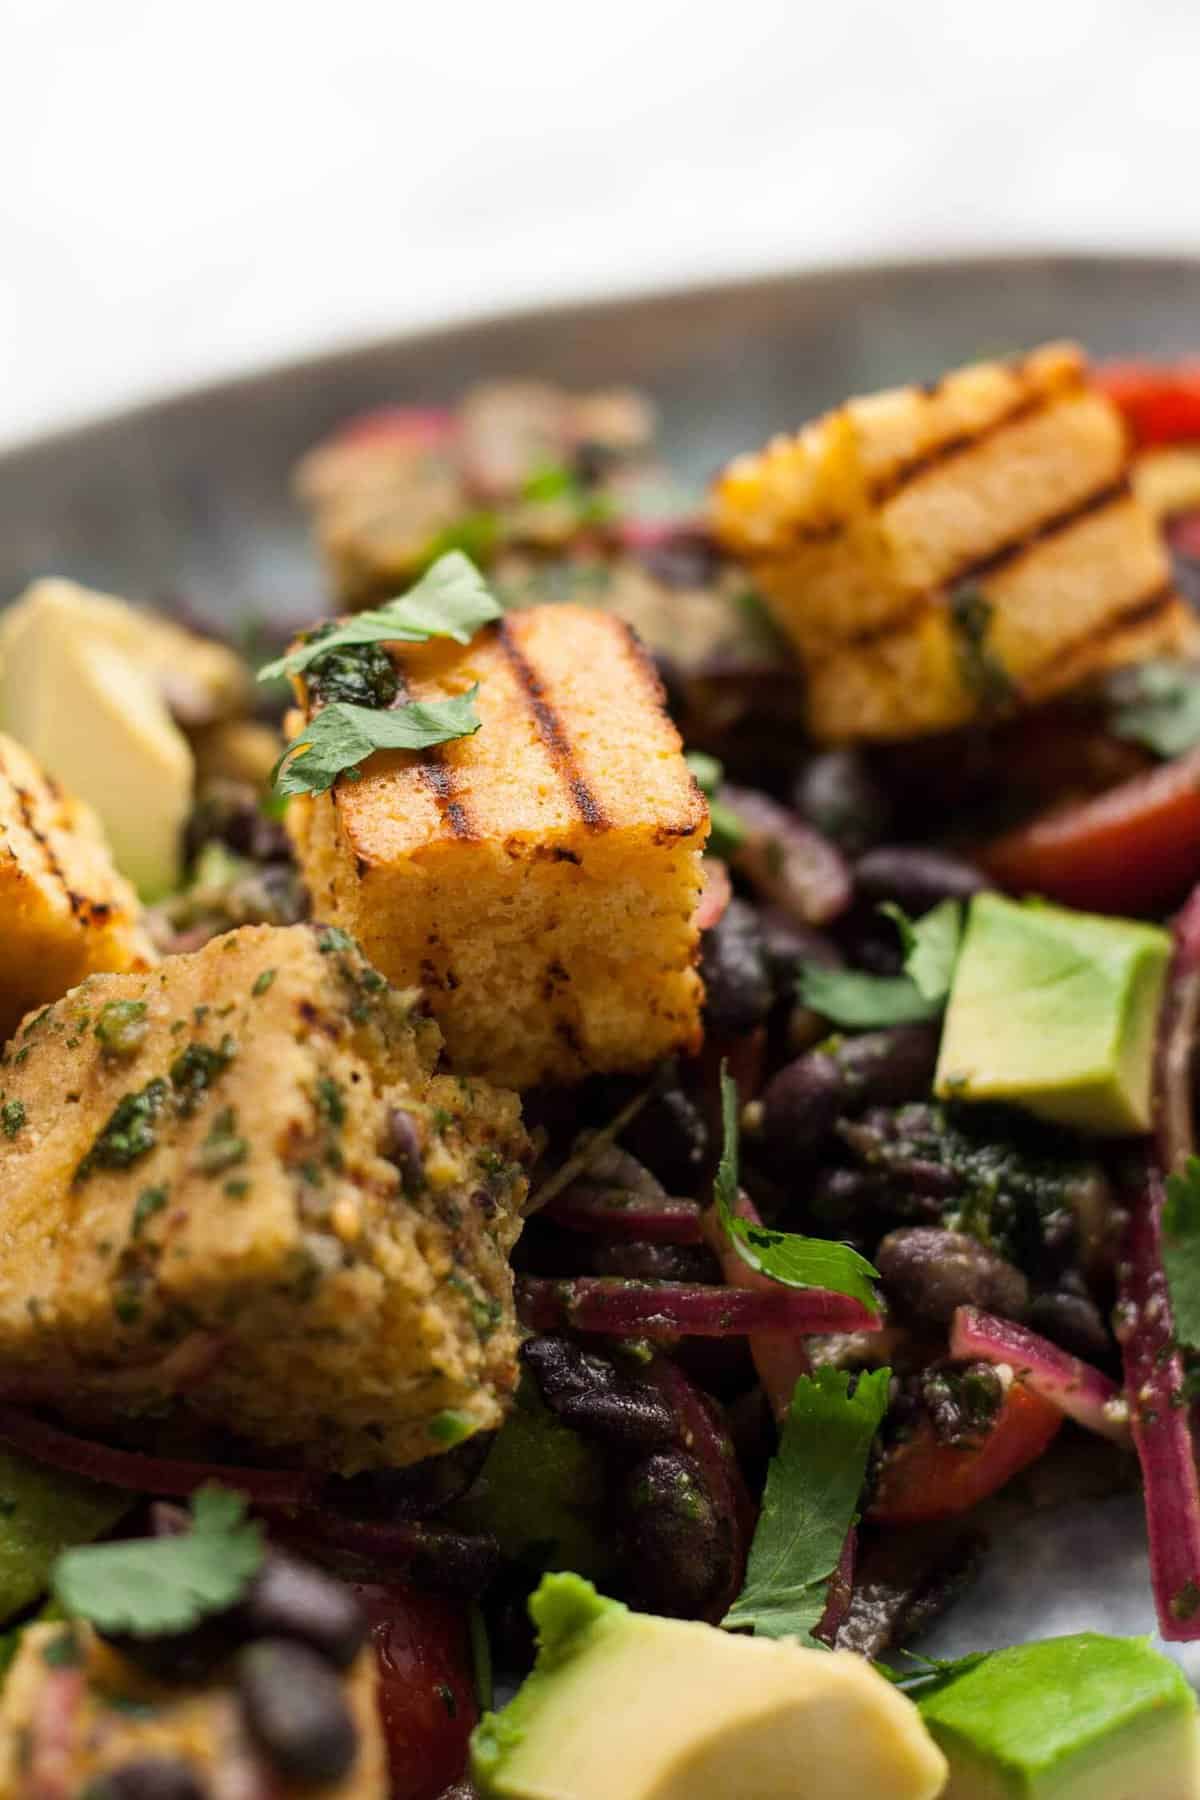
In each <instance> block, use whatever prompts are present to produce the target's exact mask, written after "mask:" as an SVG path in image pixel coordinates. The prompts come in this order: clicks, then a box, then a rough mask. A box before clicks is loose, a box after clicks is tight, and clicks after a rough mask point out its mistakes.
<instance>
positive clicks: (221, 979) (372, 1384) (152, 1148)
mask: <svg viewBox="0 0 1200 1800" xmlns="http://www.w3.org/2000/svg"><path fill="white" fill-rule="evenodd" d="M416 999H417V996H415V995H414V994H412V993H408V994H400V993H396V992H395V991H393V990H392V989H390V988H389V987H388V985H387V983H386V982H385V981H384V979H383V977H382V976H381V975H379V974H378V973H377V972H376V970H374V969H373V968H372V967H371V966H370V964H369V963H367V962H366V960H365V959H364V958H363V956H362V955H361V953H360V952H359V950H358V949H357V948H356V946H354V945H353V944H352V943H351V942H350V940H349V939H348V938H347V937H346V936H345V935H344V933H342V932H340V931H337V930H335V929H331V928H330V929H322V930H317V929H315V928H313V927H310V926H307V925H297V926H290V927H272V926H245V927H243V928H242V929H241V930H240V931H236V932H231V933H229V934H227V935H226V936H224V937H221V938H218V939H215V940H214V941H213V942H211V943H209V944H207V945H206V946H205V947H204V949H203V950H200V951H197V952H196V953H195V954H194V955H190V956H179V957H173V958H171V959H170V960H169V961H168V962H167V963H166V964H164V966H163V967H162V969H161V970H159V971H158V972H157V973H156V974H152V975H148V976H132V975H127V976H93V977H91V978H90V979H89V980H87V981H85V982H84V983H82V985H81V986H79V987H77V988H75V989H74V990H73V991H72V992H71V993H70V994H69V995H67V996H66V997H65V998H64V999H63V1000H61V1001H59V1002H58V1004H57V1005H56V1006H52V1007H50V1008H48V1009H47V1010H46V1011H44V1012H42V1013H41V1014H35V1015H33V1016H31V1017H30V1018H29V1019H28V1020H26V1022H25V1024H24V1025H23V1026H22V1028H21V1030H20V1032H19V1034H18V1036H17V1038H16V1039H14V1041H13V1043H12V1044H11V1045H10V1047H9V1051H8V1055H7V1058H6V1062H5V1066H4V1067H3V1068H2V1069H0V1122H2V1123H3V1126H4V1133H3V1136H2V1137H0V1241H3V1244H4V1250H5V1255H4V1259H3V1265H2V1268H0V1386H2V1385H3V1384H4V1382H6V1381H7V1382H13V1383H16V1384H17V1385H19V1386H22V1387H23V1388H25V1389H27V1390H28V1391H31V1392H39V1393H41V1392H44V1393H48V1394H49V1395H51V1396H52V1397H53V1398H54V1399H55V1401H56V1403H59V1404H61V1407H62V1410H64V1411H65V1412H68V1413H70V1414H76V1413H77V1414H79V1415H80V1416H82V1417H84V1418H86V1419H87V1421H88V1423H89V1426H90V1428H91V1429H92V1430H94V1429H95V1422H96V1419H97V1417H100V1418H103V1417H105V1416H106V1415H108V1416H110V1417H115V1416H117V1415H119V1414H120V1413H121V1412H122V1411H126V1412H129V1411H136V1410H137V1409H138V1408H139V1407H140V1408H141V1409H143V1410H144V1409H145V1406H146V1403H147V1399H148V1397H151V1396H154V1395H158V1396H159V1397H160V1398H169V1399H172V1400H173V1401H174V1402H175V1404H176V1407H177V1409H178V1411H179V1412H180V1413H181V1414H182V1415H184V1416H187V1415H191V1416H195V1417H198V1418H200V1419H202V1420H206V1421H211V1422H213V1423H215V1424H218V1425H220V1426H222V1427H223V1428H226V1429H228V1430H230V1431H233V1432H235V1433H237V1434H239V1435H240V1436H241V1437H242V1438H244V1439H246V1440H249V1442H250V1443H251V1444H252V1445H254V1446H278V1447H279V1449H280V1450H281V1451H282V1452H284V1453H285V1454H287V1455H288V1456H289V1457H290V1458H291V1459H292V1460H296V1461H299V1462H302V1463H304V1464H306V1465H308V1466H310V1467H314V1468H319V1469H334V1470H339V1471H342V1472H344V1473H352V1472H353V1471H355V1470H357V1469H361V1468H366V1467H378V1466H387V1465H393V1464H403V1463H408V1462H413V1461H416V1460H418V1459H419V1458H421V1457H425V1456H430V1455H433V1454H436V1452H437V1451H438V1450H440V1449H444V1448H445V1447H446V1446H447V1445H448V1444H451V1443H454V1442H456V1441H458V1440H459V1439H460V1438H462V1437H465V1436H467V1435H469V1434H470V1433H471V1432H473V1431H477V1430H484V1429H487V1428H489V1427H492V1426H495V1425H497V1424H498V1423H499V1422H500V1420H501V1418H502V1417H503V1414H504V1411H505V1407H506V1403H507V1399H508V1396H509V1394H510V1392H511V1390H512V1388H513V1385H514V1383H515V1379H516V1364H515V1356H516V1341H517V1340H516V1327H515V1322H514V1317H513V1306H512V1279H511V1273H510V1270H509V1267H508V1261H507V1253H508V1251H509V1249H510V1247H511V1245H512V1243H513V1240H514V1239H515V1237H516V1235H517V1231H518V1220H519V1213H518V1208H519V1204H520V1201H521V1199H522V1197H523V1194H524V1191H525V1181H524V1177H523V1174H522V1170H521V1161H520V1159H521V1158H522V1157H523V1155H524V1153H525V1151H526V1148H527V1140H526V1138H525V1134H524V1131H523V1129H522V1126H521V1122H520V1111H519V1107H518V1103H517V1099H516V1096H515V1095H513V1094H510V1093H506V1092H501V1091H499V1090H496V1089H492V1088H490V1087H488V1086H487V1085H486V1084H485V1083H482V1082H472V1083H470V1084H469V1085H467V1084H462V1083H459V1082H458V1081H456V1080H454V1079H453V1078H451V1077H448V1076H437V1075H434V1074H433V1073H432V1071H433V1068H434V1064H435V1061H436V1059H437V1055H438V1050H439V1046H440V1036H439V1033H438V1029H437V1026H436V1025H435V1024H434V1023H433V1022H432V1020H429V1019H427V1018H423V1017H421V1016H420V1014H419V1013H418V1012H417V1011H416V1007H415V1002H416ZM265 1454H267V1452H265V1451H263V1450H261V1449H260V1450H259V1456H260V1458H261V1457H262V1456H263V1455H265ZM272 1455H273V1452H272Z"/></svg>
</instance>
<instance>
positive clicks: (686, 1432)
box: [642, 1356, 756, 1625]
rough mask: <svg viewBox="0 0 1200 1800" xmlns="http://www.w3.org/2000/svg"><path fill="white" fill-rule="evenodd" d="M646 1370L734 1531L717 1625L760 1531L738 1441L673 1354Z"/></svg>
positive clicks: (737, 1590)
mask: <svg viewBox="0 0 1200 1800" xmlns="http://www.w3.org/2000/svg"><path fill="white" fill-rule="evenodd" d="M642 1374H643V1376H644V1378H645V1380H647V1381H649V1382H650V1383H651V1384H652V1385H653V1386H654V1387H656V1388H657V1389H658V1391H659V1393H660V1394H661V1395H662V1396H663V1398H664V1399H665V1400H666V1401H667V1404H668V1405H669V1406H670V1408H671V1410H672V1412H673V1413H674V1415H675V1417H676V1419H677V1420H678V1422H679V1440H680V1443H681V1444H682V1445H683V1447H684V1449H685V1450H687V1452H688V1454H689V1455H690V1456H694V1457H695V1459H696V1461H697V1462H698V1463H699V1465H700V1470H701V1473H702V1474H703V1476H704V1483H705V1487H706V1488H707V1490H708V1492H709V1493H710V1494H711V1495H712V1498H713V1502H714V1504H715V1505H716V1507H717V1510H718V1512H719V1514H720V1515H721V1517H723V1518H726V1519H728V1520H729V1522H730V1525H731V1527H732V1529H733V1533H734V1540H733V1558H732V1566H731V1569H730V1578H729V1583H728V1591H727V1592H726V1593H723V1594H720V1595H717V1596H716V1597H715V1599H714V1602H713V1607H712V1618H711V1621H710V1622H711V1623H712V1624H714V1625H715V1624H717V1623H718V1622H719V1621H720V1620H721V1619H723V1618H724V1617H725V1614H726V1613H727V1612H728V1611H729V1609H730V1607H731V1606H732V1605H733V1603H734V1601H735V1600H736V1599H737V1596H738V1595H739V1594H740V1593H741V1591H742V1583H743V1581H744V1580H745V1577H746V1558H747V1557H748V1555H749V1553H750V1539H751V1538H752V1537H753V1535H754V1526H755V1520H756V1514H755V1507H754V1502H753V1500H752V1499H751V1498H750V1492H749V1489H748V1488H747V1486H746V1483H745V1481H744V1479H743V1477H742V1471H741V1469H740V1468H739V1467H738V1461H737V1456H736V1455H735V1453H734V1448H733V1444H732V1441H731V1440H730V1437H729V1434H728V1432H727V1431H726V1430H725V1428H724V1426H723V1425H722V1424H721V1423H720V1422H719V1420H718V1417H717V1415H716V1411H715V1407H714V1404H713V1402H712V1401H711V1400H709V1399H708V1398H707V1396H706V1395H704V1394H702V1393H701V1392H700V1391H699V1389H698V1388H695V1387H693V1386H692V1383H691V1382H690V1381H689V1380H688V1378H687V1376H686V1375H685V1374H684V1372H683V1370H682V1369H681V1368H680V1367H679V1364H678V1363H676V1362H674V1361H673V1360H672V1359H671V1357H669V1356H656V1357H655V1358H654V1359H653V1361H652V1362H650V1363H648V1364H647V1365H646V1368H645V1370H644V1371H642Z"/></svg>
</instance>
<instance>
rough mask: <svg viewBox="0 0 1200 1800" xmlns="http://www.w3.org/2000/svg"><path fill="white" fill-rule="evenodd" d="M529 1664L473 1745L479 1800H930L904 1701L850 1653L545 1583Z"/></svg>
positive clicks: (935, 1771)
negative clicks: (806, 1798)
mask: <svg viewBox="0 0 1200 1800" xmlns="http://www.w3.org/2000/svg"><path fill="white" fill-rule="evenodd" d="M530 1611H531V1613H532V1614H533V1618H534V1622H535V1624H536V1625H537V1627H538V1660H537V1665H536V1667H535V1669H534V1671H533V1673H532V1675H530V1676H529V1677H528V1678H527V1680H526V1681H525V1683H524V1685H523V1686H522V1687H521V1689H520V1691H519V1692H518V1693H517V1695H516V1698H515V1699H514V1700H512V1701H511V1702H510V1703H509V1705H508V1706H506V1707H505V1708H504V1710H503V1711H502V1712H499V1713H487V1714H485V1715H484V1717H483V1719H482V1720H481V1721H480V1723H479V1725H478V1726H477V1727H476V1729H475V1732H474V1733H473V1735H472V1739H471V1773H472V1776H473V1777H474V1780H475V1784H476V1786H477V1787H478V1789H479V1792H480V1794H481V1795H483V1796H484V1800H730V1796H733V1795H736V1796H737V1800H796V1796H798V1795H800V1794H807V1793H813V1794H817V1793H819V1794H820V1795H821V1800H867V1796H871V1800H934V1797H935V1796H936V1795H940V1794H941V1792H942V1787H943V1784H944V1782H945V1779H946V1763H945V1760H944V1758H943V1757H942V1755H941V1753H940V1752H939V1751H938V1749H937V1748H936V1746H935V1745H934V1743H933V1742H932V1740H931V1739H930V1737H929V1735H928V1733H927V1732H926V1731H925V1729H924V1728H923V1726H922V1724H921V1720H920V1716H919V1714H918V1712H917V1710H916V1708H915V1707H914V1706H913V1704H912V1702H911V1701H910V1700H908V1699H906V1697H905V1696H904V1695H903V1694H901V1693H899V1692H898V1691H897V1690H896V1688H894V1687H893V1686H891V1685H890V1683H888V1682H887V1681H885V1680H884V1678H883V1676H882V1675H879V1674H878V1673H877V1672H876V1671H875V1670H874V1669H873V1668H872V1667H871V1665H870V1664H869V1663H868V1662H865V1661H864V1660H863V1659H862V1658H861V1657H858V1656H854V1655H852V1654H851V1653H850V1652H849V1651H825V1650H812V1649H807V1648H805V1647H804V1646H802V1645H800V1644H797V1643H795V1642H793V1641H790V1640H788V1639H780V1640H778V1641H775V1640H772V1639H769V1638H748V1637H736V1636H734V1635H732V1634H731V1633H729V1632H726V1631H720V1630H718V1629H716V1628H715V1627H714V1626H712V1625H701V1624H698V1623H696V1622H695V1621H694V1620H690V1619H660V1618H655V1617H652V1616H651V1615H650V1614H647V1613H634V1612H630V1611H629V1609H628V1608H627V1607H625V1606H622V1605H620V1604H619V1603H618V1602H617V1601H613V1600H605V1599H603V1598H602V1597H601V1596H600V1595H599V1594H597V1592H596V1590H595V1588H593V1587H592V1585H591V1583H590V1582H587V1581H583V1580H581V1579H580V1577H579V1576H577V1575H565V1574H564V1575H547V1576H546V1577H545V1578H544V1580H543V1582H542V1585H541V1587H540V1588H539V1589H538V1591H537V1593H536V1594H535V1595H534V1597H533V1600H532V1601H531V1603H530Z"/></svg>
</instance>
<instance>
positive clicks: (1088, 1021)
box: [935, 894, 1170, 1136]
mask: <svg viewBox="0 0 1200 1800" xmlns="http://www.w3.org/2000/svg"><path fill="white" fill-rule="evenodd" d="M1169 951H1170V940H1169V938H1168V936H1167V933H1166V932H1165V931H1161V930H1159V928H1158V927H1157V926H1155V925H1141V924H1138V923H1136V922H1135V921H1133V920H1130V919H1105V918H1100V917H1098V916H1097V915H1096V914H1093V913H1079V912H1069V911H1068V910H1067V909H1066V908H1065V907H1060V906H1046V905H1043V904H1042V903H1041V902H1040V901H1032V900H1030V901H1016V900H1005V899H1002V898H1001V897H1000V895H998V894H978V895H976V897H975V899H974V900H973V901H972V902H971V910H970V914H969V917H968V920H967V929H966V933H965V935H964V938H963V945H962V952H961V954H960V956H959V959H958V965H957V967H956V969H955V972H954V980H953V983H952V986H951V989H950V1001H949V1005H948V1006H947V1009H946V1022H945V1026H944V1029H943V1032H942V1046H941V1054H940V1057H939V1059H938V1068H937V1077H936V1081H935V1089H936V1092H937V1094H938V1095H939V1097H941V1098H942V1099H946V1100H958V1101H965V1102H969V1101H986V1102H996V1101H1003V1102H1007V1103H1008V1104H1010V1105H1013V1106H1020V1107H1023V1108H1024V1109H1025V1110H1026V1111H1027V1112H1031V1113H1034V1114H1036V1115H1037V1116H1038V1117H1039V1118H1042V1119H1046V1120H1049V1121H1050V1122H1051V1123H1053V1124H1058V1125H1068V1126H1072V1127H1073V1128H1075V1129H1076V1130H1079V1131H1087V1132H1093V1133H1096V1134H1098V1135H1102V1136H1120V1135H1122V1134H1125V1133H1128V1132H1140V1131H1146V1130H1147V1129H1148V1128H1149V1125H1150V1081H1151V1072H1152V1063H1153V1052H1154V1029H1155V1024H1156V1021H1157V1017H1158V1008H1159V1003H1160V1001H1161V998H1162V989H1163V982H1164V979H1165V977H1166V968H1167V958H1168V954H1169Z"/></svg>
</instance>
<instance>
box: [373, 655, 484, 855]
mask: <svg viewBox="0 0 1200 1800" xmlns="http://www.w3.org/2000/svg"><path fill="white" fill-rule="evenodd" d="M392 664H393V667H394V668H395V670H396V698H395V699H394V700H393V702H392V705H393V706H394V707H396V706H407V704H408V702H409V701H410V700H411V699H412V690H411V688H410V687H409V685H408V679H407V676H406V675H405V672H404V670H403V668H402V667H401V666H400V665H399V664H398V663H397V662H396V660H395V658H394V657H393V658H392ZM417 770H418V773H419V774H420V777H421V780H422V781H423V782H424V783H425V785H426V787H427V788H428V789H429V791H430V793H431V794H432V795H433V797H434V799H435V800H436V802H437V809H438V811H439V813H440V814H441V815H442V818H443V819H444V820H445V822H446V824H447V825H448V826H449V827H450V835H451V836H452V837H455V838H458V839H459V841H460V842H462V843H475V842H477V841H478V838H479V832H478V830H477V829H476V826H475V821H474V820H473V819H472V817H471V813H470V809H469V808H468V806H467V803H466V800H465V799H464V798H463V796H462V794H461V793H460V792H459V791H458V789H457V787H456V785H455V781H454V774H453V771H452V770H451V769H450V768H449V767H448V766H447V764H446V763H445V762H444V761H443V759H442V751H441V746H440V745H439V744H434V745H433V746H432V747H431V748H430V749H428V750H425V751H423V752H422V753H421V754H420V756H419V757H418V759H417Z"/></svg>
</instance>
